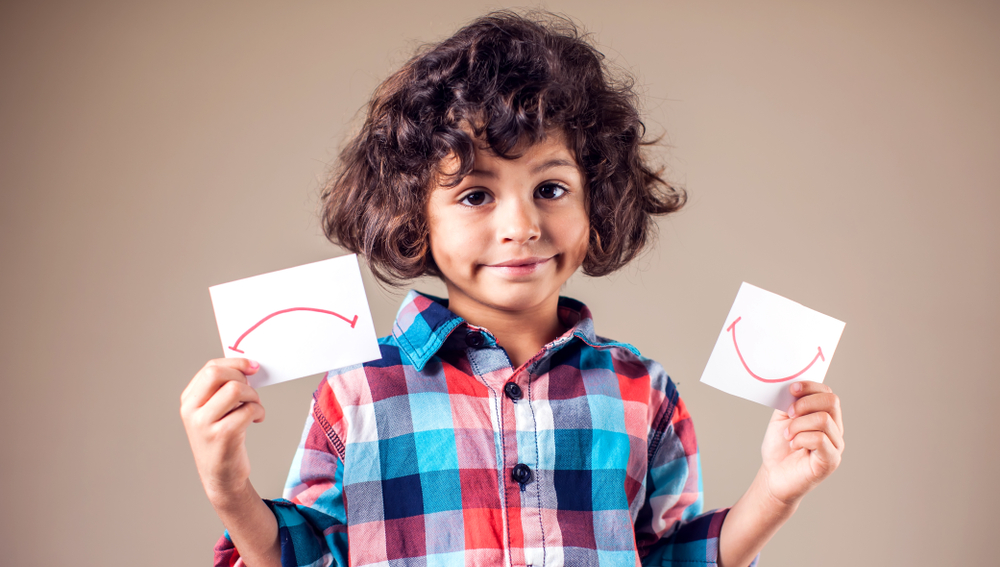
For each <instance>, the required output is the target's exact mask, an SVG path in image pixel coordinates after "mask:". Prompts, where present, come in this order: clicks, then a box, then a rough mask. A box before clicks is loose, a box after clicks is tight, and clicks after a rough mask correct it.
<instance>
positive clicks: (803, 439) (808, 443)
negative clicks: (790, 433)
mask: <svg viewBox="0 0 1000 567" xmlns="http://www.w3.org/2000/svg"><path fill="white" fill-rule="evenodd" d="M788 446H789V447H790V448H791V449H792V450H793V451H795V450H798V449H805V450H807V451H809V452H810V453H812V455H814V456H816V458H817V459H819V461H820V462H821V463H824V464H825V465H826V467H825V468H827V470H828V471H832V470H833V469H835V468H837V466H839V465H840V451H838V450H837V448H836V447H834V446H833V442H832V441H830V438H829V437H827V436H826V435H824V434H822V433H820V432H818V431H804V432H802V433H799V434H798V435H796V436H795V437H793V438H792V440H791V441H789V442H788Z"/></svg>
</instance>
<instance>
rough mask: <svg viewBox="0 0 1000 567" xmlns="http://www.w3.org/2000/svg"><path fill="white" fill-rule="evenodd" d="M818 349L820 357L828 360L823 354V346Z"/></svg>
mask: <svg viewBox="0 0 1000 567" xmlns="http://www.w3.org/2000/svg"><path fill="white" fill-rule="evenodd" d="M816 350H818V351H819V359H820V360H822V361H823V362H826V357H824V356H823V347H816Z"/></svg>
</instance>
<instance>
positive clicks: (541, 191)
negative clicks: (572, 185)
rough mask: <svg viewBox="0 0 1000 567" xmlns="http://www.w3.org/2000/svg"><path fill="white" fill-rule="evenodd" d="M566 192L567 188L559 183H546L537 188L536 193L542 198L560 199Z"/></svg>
mask: <svg viewBox="0 0 1000 567" xmlns="http://www.w3.org/2000/svg"><path fill="white" fill-rule="evenodd" d="M564 193H566V188H565V187H563V186H562V185H560V184H558V183H546V184H545V185H542V186H541V187H539V188H538V189H535V195H536V196H538V197H539V198H541V199H558V198H559V197H562V196H563V194H564Z"/></svg>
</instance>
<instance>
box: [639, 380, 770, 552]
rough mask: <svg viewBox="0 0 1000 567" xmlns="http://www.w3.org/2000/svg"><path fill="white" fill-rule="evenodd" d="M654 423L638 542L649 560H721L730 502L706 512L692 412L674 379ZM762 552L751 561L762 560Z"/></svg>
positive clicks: (640, 513)
mask: <svg viewBox="0 0 1000 567" xmlns="http://www.w3.org/2000/svg"><path fill="white" fill-rule="evenodd" d="M666 394H667V395H666V397H665V399H664V400H663V404H662V408H661V411H660V412H656V413H659V414H660V416H659V421H660V422H662V423H663V424H666V425H665V426H663V425H660V426H655V425H654V426H653V427H651V431H650V435H651V439H652V442H651V444H650V455H649V464H648V468H647V474H646V496H645V500H644V502H643V506H642V508H641V509H640V510H639V514H638V516H637V518H636V523H635V536H636V548H637V549H638V551H639V556H640V557H641V558H642V564H643V565H648V566H654V565H655V566H668V565H669V566H685V567H690V566H692V565H717V562H718V556H719V534H720V533H721V531H722V523H723V521H724V520H725V518H726V514H727V513H728V512H729V509H728V508H724V509H719V510H711V511H709V512H702V509H703V508H704V497H703V493H702V484H701V461H700V459H699V455H698V443H697V441H696V439H695V435H694V425H693V423H692V422H691V415H690V414H688V411H687V407H686V406H685V405H684V402H683V400H681V399H680V396H678V395H677V391H676V389H674V387H673V384H672V383H670V384H669V386H668V388H667V392H666ZM759 558H760V556H759V555H758V556H757V557H755V558H754V560H753V562H752V563H751V564H750V565H751V567H753V566H755V565H757V560H758V559H759Z"/></svg>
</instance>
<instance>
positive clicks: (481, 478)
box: [215, 291, 756, 567]
mask: <svg viewBox="0 0 1000 567" xmlns="http://www.w3.org/2000/svg"><path fill="white" fill-rule="evenodd" d="M446 304H447V302H446V301H444V300H440V299H437V298H432V297H429V296H426V295H421V294H419V293H416V292H412V291H411V292H410V294H409V295H408V296H407V297H406V299H405V300H404V302H403V305H402V307H401V308H400V310H399V313H398V315H397V318H396V321H395V325H394V327H393V332H392V335H391V336H388V337H385V338H382V339H380V340H379V343H380V346H381V353H382V358H381V359H380V360H376V361H372V362H369V363H365V364H363V365H356V366H352V367H348V368H344V369H340V370H336V371H332V372H330V373H328V374H327V375H326V377H325V378H324V380H323V381H322V382H321V383H320V385H319V388H318V390H317V391H316V393H315V395H314V399H313V402H312V406H311V411H310V414H309V416H308V418H307V420H306V426H305V431H304V432H303V435H302V440H301V443H300V445H299V448H298V451H297V452H296V454H295V458H294V460H293V462H292V467H291V472H290V475H289V478H288V482H287V484H286V486H285V493H284V499H277V500H273V501H266V502H267V504H268V506H270V508H271V509H272V511H273V512H274V513H275V515H276V517H277V520H278V532H279V539H280V541H281V557H282V565H283V566H285V567H292V566H307V565H308V566H320V565H324V566H325V565H378V566H386V567H388V566H392V567H395V566H404V565H405V566H411V565H412V566H417V565H419V566H428V567H429V566H437V565H440V566H451V565H510V566H514V565H518V566H520V565H533V566H535V567H541V566H546V567H558V566H561V565H568V566H571V567H572V566H578V565H587V566H591V565H593V566H597V565H600V566H612V565H629V566H633V565H638V564H640V562H641V564H642V565H691V564H701V565H714V564H715V562H716V555H717V549H718V537H719V532H720V530H721V527H722V522H723V519H724V518H725V516H726V512H727V510H720V511H715V512H708V513H705V514H701V511H702V487H701V476H700V465H699V460H698V449H697V444H696V441H695V436H694V429H693V426H692V423H691V417H690V416H689V415H688V412H687V410H686V409H685V406H684V403H683V402H682V401H681V400H680V398H679V397H678V394H677V390H676V389H675V387H674V384H673V382H672V381H671V380H670V378H669V377H668V376H667V375H666V373H665V372H664V371H663V369H662V367H661V366H660V365H659V364H658V363H656V362H654V361H652V360H649V359H646V358H643V357H642V356H640V355H639V353H638V351H637V350H636V349H635V347H633V346H631V345H628V344H625V343H620V342H614V341H610V340H607V339H604V338H601V337H599V336H597V335H596V334H595V333H594V327H593V321H592V319H591V315H590V310H589V309H587V307H586V306H584V305H583V304H582V303H580V302H578V301H575V300H572V299H568V298H564V297H563V298H560V300H559V317H560V320H561V321H562V323H563V324H564V325H565V326H566V327H568V328H570V330H569V331H567V332H566V333H565V334H563V335H562V336H561V337H559V338H558V339H556V340H554V341H552V342H551V343H549V344H548V345H546V346H545V347H544V348H543V349H542V350H541V351H539V352H538V353H537V354H536V355H535V356H534V357H533V358H531V359H530V360H529V361H527V362H526V363H524V364H523V365H522V366H521V367H520V368H516V369H515V368H512V367H511V363H510V360H509V358H508V357H507V354H506V352H505V351H504V350H503V349H502V348H501V347H500V346H499V345H498V344H497V342H496V340H495V338H494V337H493V335H492V334H490V332H489V331H488V330H486V329H484V328H480V327H476V326H473V325H470V324H468V323H466V322H465V321H464V320H463V319H462V318H461V317H459V316H457V315H455V314H454V313H452V312H451V311H449V310H448V309H447V307H446V306H445V305H446ZM215 562H216V565H228V566H233V565H241V564H242V561H241V560H240V559H239V554H238V552H237V550H236V549H235V548H234V547H233V545H232V542H231V541H230V540H229V538H228V534H226V535H225V536H223V538H222V539H221V540H220V541H219V544H218V545H217V546H216V555H215ZM755 562H756V560H755Z"/></svg>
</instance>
